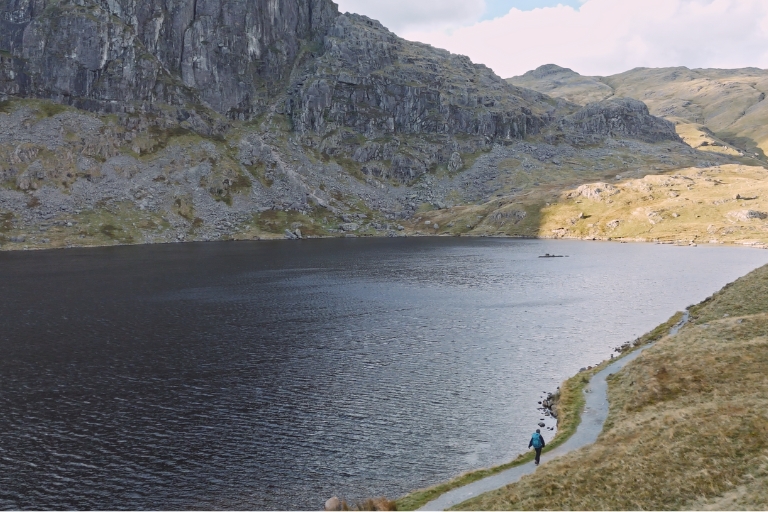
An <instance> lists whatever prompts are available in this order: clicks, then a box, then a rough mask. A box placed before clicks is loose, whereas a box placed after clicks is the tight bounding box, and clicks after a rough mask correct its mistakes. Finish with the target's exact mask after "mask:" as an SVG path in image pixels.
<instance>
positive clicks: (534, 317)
mask: <svg viewBox="0 0 768 512" xmlns="http://www.w3.org/2000/svg"><path fill="white" fill-rule="evenodd" d="M544 253H557V254H567V255H569V256H570V257H569V258H557V259H540V258H538V257H537V256H538V255H540V254H544ZM765 263H768V251H759V250H751V249H738V248H722V247H697V248H691V247H672V246H659V245H641V244H611V243H598V242H568V241H542V240H502V239H454V238H451V239H447V238H439V239H438V238H432V239H378V240H361V239H345V240H314V241H303V242H254V243H245V242H241V243H213V244H184V245H169V246H144V247H120V248H105V249H88V250H80V249H78V250H67V251H46V252H34V253H32V252H23V253H0V355H1V356H2V357H0V378H1V379H2V380H0V508H4V509H195V508H198V509H320V508H322V504H323V503H324V501H325V500H326V499H327V498H328V497H330V496H333V495H339V496H343V497H345V498H347V499H348V500H351V501H354V500H355V499H359V498H363V497H372V496H380V495H386V496H388V497H396V496H399V495H401V494H404V493H406V492H408V491H410V490H413V489H415V488H419V487H424V486H427V485H431V484H434V483H437V482H439V481H443V480H446V479H448V478H450V477H452V476H455V475H457V474H459V473H462V472H464V471H467V470H470V469H473V468H478V467H485V466H491V465H494V464H498V463H502V462H506V461H508V460H510V459H512V458H513V457H515V456H516V455H517V454H518V453H520V452H522V451H525V449H526V446H527V442H528V437H529V435H530V432H531V431H532V429H534V428H535V427H536V423H537V422H538V421H539V418H540V416H539V413H538V412H537V410H536V407H537V406H538V405H537V403H536V402H537V401H538V400H540V398H539V397H540V396H541V394H542V392H543V391H553V390H555V388H556V387H557V386H558V385H559V384H560V383H561V382H562V381H563V380H564V379H565V378H567V377H569V376H571V375H572V374H574V373H576V372H577V371H578V370H579V368H581V367H583V366H587V365H590V364H595V363H597V362H599V361H601V360H603V359H605V358H607V357H609V355H610V353H611V351H612V349H613V347H616V346H618V345H620V344H621V343H623V342H624V341H628V340H631V339H633V338H635V337H637V336H639V335H641V334H643V333H644V332H646V331H648V330H650V329H651V328H653V327H655V326H656V325H658V324H659V323H661V322H662V321H665V320H666V319H667V318H669V317H670V316H671V315H672V314H673V313H674V312H675V311H677V310H681V309H683V308H685V307H686V306H688V305H690V304H692V303H696V302H699V301H701V300H702V299H704V298H705V297H707V296H708V295H710V294H711V293H713V292H715V291H716V290H718V289H719V288H721V287H722V286H723V285H724V284H726V283H727V282H729V281H732V280H734V279H735V278H737V277H739V276H741V275H743V274H745V273H747V272H748V271H749V270H752V269H754V268H756V267H758V266H760V265H762V264H765ZM550 424H551V423H550ZM547 432H548V434H547V437H551V435H552V432H549V431H547Z"/></svg>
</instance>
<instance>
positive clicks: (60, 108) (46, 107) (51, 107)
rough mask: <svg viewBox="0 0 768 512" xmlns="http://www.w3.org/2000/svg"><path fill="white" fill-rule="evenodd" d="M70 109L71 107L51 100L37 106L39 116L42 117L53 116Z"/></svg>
mask: <svg viewBox="0 0 768 512" xmlns="http://www.w3.org/2000/svg"><path fill="white" fill-rule="evenodd" d="M67 110H69V107H67V106H65V105H61V104H59V103H53V102H50V101H45V102H41V103H40V104H39V106H38V107H37V116H38V118H40V119H45V118H47V117H53V116H55V115H58V114H61V113H62V112H66V111H67Z"/></svg>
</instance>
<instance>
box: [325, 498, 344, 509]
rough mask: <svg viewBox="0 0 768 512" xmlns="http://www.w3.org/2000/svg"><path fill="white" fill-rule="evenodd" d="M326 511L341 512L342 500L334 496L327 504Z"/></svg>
mask: <svg viewBox="0 0 768 512" xmlns="http://www.w3.org/2000/svg"><path fill="white" fill-rule="evenodd" d="M325 510H341V500H340V499H339V498H337V497H336V496H334V497H333V498H329V499H328V501H326V502H325Z"/></svg>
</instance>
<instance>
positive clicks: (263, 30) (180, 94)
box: [0, 0, 338, 117]
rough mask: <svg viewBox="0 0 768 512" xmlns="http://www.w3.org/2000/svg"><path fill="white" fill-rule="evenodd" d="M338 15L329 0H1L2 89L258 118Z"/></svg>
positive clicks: (69, 100)
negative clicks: (204, 108) (188, 106)
mask: <svg viewBox="0 0 768 512" xmlns="http://www.w3.org/2000/svg"><path fill="white" fill-rule="evenodd" d="M337 15H338V12H337V8H336V5H335V4H333V3H332V2H331V1H330V0H303V1H302V0H251V1H246V0H231V1H228V2H221V1H219V0H195V1H189V2H175V1H172V0H146V1H141V2H139V1H137V0H72V1H67V0H60V1H55V0H0V59H2V60H1V61H0V70H1V71H0V96H2V95H5V96H8V95H15V96H33V97H40V98H47V99H53V100H55V101H57V102H60V103H65V104H70V105H75V106H78V107H80V108H85V109H88V110H100V111H123V109H124V107H125V104H126V102H136V103H138V104H139V105H143V106H145V107H146V106H149V105H153V104H155V103H167V104H172V105H183V104H184V103H187V102H196V101H202V102H204V103H205V104H206V105H208V106H209V107H211V108H212V109H213V110H215V111H217V112H219V113H222V114H226V115H228V116H230V117H245V116H250V115H252V114H253V113H260V112H261V111H263V110H264V109H265V108H266V106H267V104H268V103H269V101H268V98H269V97H270V96H271V94H272V91H274V90H275V89H277V88H280V86H281V84H282V83H283V82H284V81H285V80H286V78H287V77H288V75H289V74H290V71H291V68H292V65H293V63H294V61H295V60H296V59H297V57H298V56H299V55H300V53H301V52H302V48H303V47H305V46H307V44H308V43H311V42H312V41H319V40H322V36H323V35H324V34H325V31H326V29H327V27H328V26H329V25H330V24H331V23H332V22H333V20H334V19H335V18H336V16H337Z"/></svg>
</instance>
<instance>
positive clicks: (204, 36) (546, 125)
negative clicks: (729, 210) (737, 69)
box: [0, 0, 732, 249]
mask: <svg viewBox="0 0 768 512" xmlns="http://www.w3.org/2000/svg"><path fill="white" fill-rule="evenodd" d="M0 128H1V129H0V218H1V219H2V223H0V246H2V247H3V248H7V249H18V248H24V247H29V248H44V247H66V246H75V245H104V244H118V243H156V242H171V241H180V240H222V239H232V238H235V239H253V238H264V237H267V238H269V237H289V238H296V237H298V236H348V235H355V236H360V235H363V236H369V235H389V236H395V235H398V234H402V233H403V232H405V233H408V232H414V231H417V230H416V229H415V228H414V226H413V225H412V224H413V223H412V219H414V216H415V215H416V214H417V213H419V212H425V211H428V210H433V209H445V208H448V207H463V206H471V205H473V204H480V205H483V204H487V202H488V201H491V200H493V199H494V198H498V197H501V198H504V201H506V202H514V201H528V202H529V203H530V205H531V206H530V207H531V208H539V206H536V205H539V204H540V201H539V198H541V197H544V195H547V194H549V195H551V194H553V193H555V192H558V191H560V190H562V189H563V187H572V186H578V185H579V184H582V183H584V182H587V181H592V180H596V179H603V178H604V176H605V175H606V173H608V174H613V175H615V174H616V173H618V172H621V173H624V174H626V175H627V176H639V175H641V174H643V173H646V171H647V170H648V169H653V168H659V169H675V168H681V167H690V166H694V165H702V166H706V165H710V164H717V163H727V162H731V161H732V159H730V157H728V156H727V155H707V154H703V153H701V152H696V151H693V150H692V149H690V148H689V147H687V146H685V145H684V144H682V143H681V141H680V139H679V138H678V136H677V134H676V133H675V130H674V126H673V125H672V124H671V123H669V122H667V121H664V120H661V119H658V118H656V117H654V116H652V115H650V113H649V112H648V110H647V107H646V106H645V105H643V104H642V103H640V102H637V101H633V100H610V101H606V102H604V103H602V104H597V105H590V106H589V107H586V108H582V107H580V106H579V105H576V104H574V103H571V102H568V101H563V100H558V99H553V98H551V97H549V96H546V95H544V94H541V93H539V92H536V91H532V90H530V89H525V88H521V87H516V86H513V85H510V84H509V83H507V82H506V81H504V80H502V79H501V78H499V77H498V76H496V75H495V74H494V73H493V72H492V71H491V70H490V69H488V68H486V67H485V66H481V65H476V64H473V63H472V62H471V61H470V60H469V59H467V58H466V57H462V56H458V55H452V54H450V53H449V52H446V51H444V50H439V49H436V48H432V47H430V46H427V45H423V44H419V43H413V42H409V41H405V40H403V39H401V38H399V37H397V36H396V35H394V34H392V33H391V32H389V31H388V30H387V29H386V28H384V27H383V26H381V24H379V23H378V22H376V21H374V20H371V19H369V18H366V17H364V16H358V15H354V14H348V15H340V14H338V12H337V8H336V6H335V4H333V3H332V2H330V1H328V0H257V1H245V0H232V1H229V2H218V1H216V0H197V1H196V2H193V3H191V4H178V3H176V2H172V1H170V0H151V1H149V2H141V3H138V2H135V0H34V1H22V2H18V1H16V0H0ZM595 159H597V160H595ZM532 198H536V199H532ZM526 204H528V203H526ZM531 218H533V217H531ZM465 225H467V224H465ZM469 225H471V226H472V227H471V228H469V229H464V230H463V232H466V233H474V232H475V229H476V228H477V226H476V223H470V224H469Z"/></svg>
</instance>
